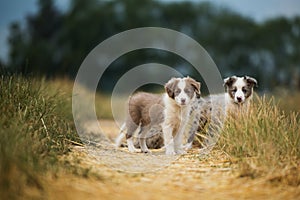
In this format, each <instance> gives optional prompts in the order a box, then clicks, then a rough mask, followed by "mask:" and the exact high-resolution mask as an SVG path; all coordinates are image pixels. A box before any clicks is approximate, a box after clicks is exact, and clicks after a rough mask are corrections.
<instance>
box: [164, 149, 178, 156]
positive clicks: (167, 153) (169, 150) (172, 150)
mask: <svg viewBox="0 0 300 200" xmlns="http://www.w3.org/2000/svg"><path fill="white" fill-rule="evenodd" d="M175 154H176V153H175V151H174V149H169V148H166V155H168V156H173V155H175Z"/></svg>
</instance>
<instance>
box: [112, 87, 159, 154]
mask: <svg viewBox="0 0 300 200" xmlns="http://www.w3.org/2000/svg"><path fill="white" fill-rule="evenodd" d="M163 109H164V105H163V95H159V94H151V93H146V92H139V93H137V94H134V95H133V96H131V97H130V98H129V101H128V113H127V118H126V121H125V124H123V126H122V127H121V132H120V135H119V137H118V138H117V140H116V147H119V146H120V144H121V140H122V139H123V137H124V134H123V133H124V131H125V130H126V133H125V136H126V141H127V146H128V150H129V151H130V152H139V151H141V152H144V153H150V150H149V149H148V148H147V145H146V138H147V137H151V135H147V133H148V132H149V131H150V129H151V127H155V126H159V128H156V129H161V127H160V126H161V123H162V121H163V118H164V116H163ZM138 128H139V133H138V137H139V146H140V148H141V150H138V149H136V148H135V146H134V141H133V135H134V133H135V132H136V130H137V129H138Z"/></svg>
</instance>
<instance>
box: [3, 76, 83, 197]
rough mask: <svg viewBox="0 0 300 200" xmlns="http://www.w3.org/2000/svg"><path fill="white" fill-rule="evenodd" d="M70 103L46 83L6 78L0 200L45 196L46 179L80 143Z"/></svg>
mask: <svg viewBox="0 0 300 200" xmlns="http://www.w3.org/2000/svg"><path fill="white" fill-rule="evenodd" d="M70 100H71V99H70V97H68V96H66V95H64V94H61V93H60V92H57V90H56V89H55V88H54V87H52V88H51V87H49V86H48V83H47V82H46V81H45V80H43V79H27V78H24V77H22V76H17V75H14V76H10V75H6V76H4V75H3V76H1V77H0V109H1V110H0V127H1V129H0V174H1V176H0V196H1V198H3V199H14V198H17V197H20V196H22V194H23V192H24V188H25V187H32V188H35V189H37V190H38V191H40V192H43V184H42V181H41V178H40V177H41V174H42V173H44V172H46V171H49V170H55V169H56V168H57V167H58V163H59V162H58V156H59V155H63V154H66V153H67V152H68V151H69V149H70V148H69V147H70V143H69V141H76V140H77V141H79V140H78V137H77V135H76V131H75V126H74V124H73V121H72V120H71V119H72V118H70V110H69V108H71V105H70Z"/></svg>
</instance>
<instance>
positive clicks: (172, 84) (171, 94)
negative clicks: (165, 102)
mask: <svg viewBox="0 0 300 200" xmlns="http://www.w3.org/2000/svg"><path fill="white" fill-rule="evenodd" d="M175 83H176V78H172V79H171V80H169V81H168V82H167V83H166V84H165V91H166V92H167V94H168V96H169V97H170V98H172V99H174V98H175V94H174V87H175Z"/></svg>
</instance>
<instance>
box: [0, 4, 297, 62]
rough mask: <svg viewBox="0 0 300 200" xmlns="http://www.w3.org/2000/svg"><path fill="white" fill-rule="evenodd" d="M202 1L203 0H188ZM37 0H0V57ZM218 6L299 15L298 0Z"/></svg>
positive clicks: (260, 16) (255, 14)
mask: <svg viewBox="0 0 300 200" xmlns="http://www.w3.org/2000/svg"><path fill="white" fill-rule="evenodd" d="M160 1H162V2H165V3H168V2H174V1H175V2H181V1H183V0H160ZM190 1H192V2H203V1H205V0H190ZM36 2H37V0H26V1H24V0H1V1H0V59H1V60H4V61H6V60H7V53H8V45H7V36H8V34H9V31H8V27H9V24H10V23H11V22H14V21H20V22H24V21H25V19H26V15H28V14H29V13H34V12H36V10H37V7H36ZM55 2H56V6H57V7H58V8H59V9H61V10H66V9H67V7H68V4H69V2H70V0H55ZM209 2H212V3H215V4H216V5H218V6H225V7H228V8H230V9H232V10H234V11H236V12H239V13H241V14H242V15H245V16H248V17H251V18H253V19H254V20H255V21H257V22H263V21H265V20H267V19H270V18H274V17H278V16H285V17H293V16H295V15H300V0H209Z"/></svg>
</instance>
